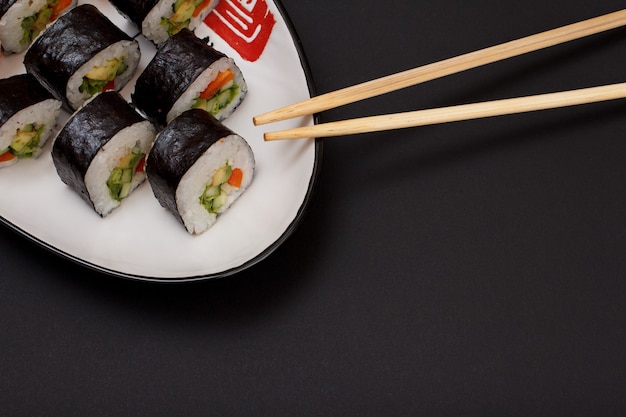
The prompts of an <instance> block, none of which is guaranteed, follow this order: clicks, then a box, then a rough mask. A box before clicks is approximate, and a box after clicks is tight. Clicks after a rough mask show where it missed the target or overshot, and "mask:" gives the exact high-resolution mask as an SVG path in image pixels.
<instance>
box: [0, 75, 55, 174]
mask: <svg viewBox="0 0 626 417" xmlns="http://www.w3.org/2000/svg"><path fill="white" fill-rule="evenodd" d="M60 112H61V102H60V101H59V100H57V99H55V98H54V97H53V96H52V95H51V94H50V93H49V92H48V91H47V90H46V89H45V88H43V87H42V86H41V84H39V82H38V81H37V80H36V79H35V77H33V76H32V75H30V74H19V75H14V76H11V77H8V78H3V79H0V167H4V166H8V165H12V164H14V163H16V162H17V160H18V159H23V158H31V157H37V156H39V154H40V153H41V148H42V147H43V145H44V144H45V143H46V141H47V140H48V138H50V137H51V136H52V133H53V131H54V130H55V128H56V124H57V120H58V117H59V115H60Z"/></svg>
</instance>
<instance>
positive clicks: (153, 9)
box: [110, 0, 219, 45]
mask: <svg viewBox="0 0 626 417" xmlns="http://www.w3.org/2000/svg"><path fill="white" fill-rule="evenodd" d="M110 1H111V3H112V4H113V6H115V8H117V10H118V11H119V12H120V13H121V14H122V15H124V16H125V17H126V18H127V19H129V20H130V21H131V22H133V23H135V24H136V25H137V27H139V28H140V29H141V33H142V34H143V35H144V36H145V37H146V38H148V39H149V40H151V41H152V42H154V43H155V44H157V45H158V44H160V43H162V42H165V41H166V40H167V39H168V38H169V37H170V36H172V35H174V34H176V33H178V32H179V31H180V30H181V29H183V28H185V29H190V30H192V31H193V30H194V29H195V28H196V27H198V26H199V25H200V24H201V23H202V21H203V20H204V18H205V17H206V16H207V15H208V14H209V13H210V12H211V11H212V10H213V9H214V8H215V6H217V3H218V2H219V0H110Z"/></svg>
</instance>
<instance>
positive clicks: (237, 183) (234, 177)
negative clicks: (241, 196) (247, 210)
mask: <svg viewBox="0 0 626 417" xmlns="http://www.w3.org/2000/svg"><path fill="white" fill-rule="evenodd" d="M242 179H243V172H242V171H241V169H239V168H234V169H233V172H232V173H231V174H230V178H228V181H227V182H228V183H229V184H230V185H232V186H233V187H237V188H239V187H241V180H242Z"/></svg>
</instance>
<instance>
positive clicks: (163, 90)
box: [132, 29, 226, 126]
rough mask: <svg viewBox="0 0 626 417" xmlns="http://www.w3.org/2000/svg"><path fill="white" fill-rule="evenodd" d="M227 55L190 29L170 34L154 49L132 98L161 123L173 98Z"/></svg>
mask: <svg viewBox="0 0 626 417" xmlns="http://www.w3.org/2000/svg"><path fill="white" fill-rule="evenodd" d="M224 57H226V55H225V54H223V53H222V52H220V51H218V50H216V49H214V48H213V47H211V46H210V45H208V44H207V43H206V42H205V41H203V40H202V39H199V38H198V37H197V36H196V35H195V34H194V33H193V32H192V31H190V30H189V29H183V30H181V31H180V32H178V33H177V34H176V35H174V36H172V37H170V38H169V39H168V40H167V41H165V42H164V43H163V44H161V46H160V47H159V48H158V49H157V52H156V54H155V55H154V57H153V58H152V60H151V61H150V62H149V63H148V65H147V66H146V68H145V70H144V71H143V72H142V73H141V75H140V76H139V78H138V79H137V82H136V83H135V91H134V92H133V94H132V101H133V103H134V104H135V106H137V108H138V109H139V110H140V111H141V112H143V113H144V115H145V116H146V117H147V118H149V119H151V120H152V121H154V122H156V123H158V124H159V125H161V126H165V124H166V123H167V120H166V116H167V113H168V112H169V111H170V109H171V108H172V106H173V105H174V103H175V102H176V100H177V99H178V98H179V97H180V96H181V95H182V94H183V93H184V92H185V90H187V88H189V85H191V83H192V82H193V81H194V80H195V79H196V78H197V77H198V76H199V75H200V74H202V72H203V71H204V70H206V69H207V68H208V67H209V66H211V65H212V64H213V63H214V62H215V61H217V60H218V59H221V58H224Z"/></svg>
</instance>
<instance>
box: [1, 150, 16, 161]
mask: <svg viewBox="0 0 626 417" xmlns="http://www.w3.org/2000/svg"><path fill="white" fill-rule="evenodd" d="M14 158H17V156H15V155H13V154H12V153H11V152H8V151H7V152H5V153H3V154H2V155H0V162H7V161H11V160H12V159H14Z"/></svg>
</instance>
